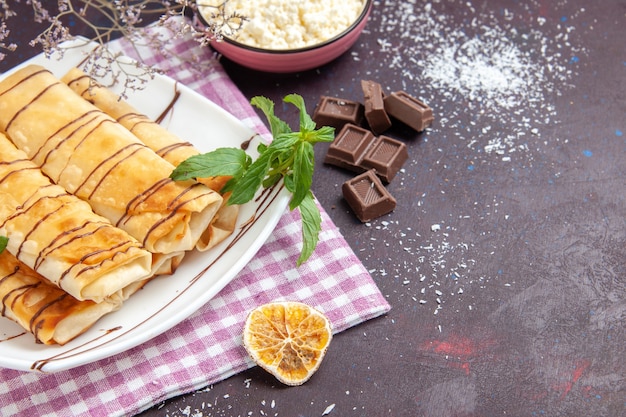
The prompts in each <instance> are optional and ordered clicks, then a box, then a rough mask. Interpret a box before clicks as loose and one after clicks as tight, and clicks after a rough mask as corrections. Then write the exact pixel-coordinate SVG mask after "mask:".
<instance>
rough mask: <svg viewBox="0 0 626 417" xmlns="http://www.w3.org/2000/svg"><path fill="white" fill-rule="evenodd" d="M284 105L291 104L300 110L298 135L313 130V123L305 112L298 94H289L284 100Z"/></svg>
mask: <svg viewBox="0 0 626 417" xmlns="http://www.w3.org/2000/svg"><path fill="white" fill-rule="evenodd" d="M284 101H285V103H291V104H293V105H294V106H296V107H297V108H298V110H300V133H302V134H306V133H308V132H312V131H313V130H315V122H314V121H313V119H311V116H309V114H308V113H307V111H306V105H305V104H304V99H303V98H302V97H301V96H299V95H298V94H289V95H287V96H285V98H284Z"/></svg>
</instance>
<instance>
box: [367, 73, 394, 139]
mask: <svg viewBox="0 0 626 417" xmlns="http://www.w3.org/2000/svg"><path fill="white" fill-rule="evenodd" d="M361 89H362V90H363V96H364V97H365V110H364V114H365V119H366V120H367V123H368V124H369V127H370V129H372V132H374V133H375V134H380V133H382V132H384V131H385V130H387V129H389V128H390V127H391V119H389V115H388V114H387V112H386V111H385V103H384V101H383V98H384V97H385V93H383V89H382V87H381V86H380V84H379V83H377V82H375V81H370V80H361Z"/></svg>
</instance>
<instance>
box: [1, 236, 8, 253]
mask: <svg viewBox="0 0 626 417" xmlns="http://www.w3.org/2000/svg"><path fill="white" fill-rule="evenodd" d="M8 243H9V238H8V237H6V236H0V253H2V252H4V250H5V249H6V248H7V245H8Z"/></svg>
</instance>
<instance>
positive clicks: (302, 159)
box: [289, 142, 315, 210]
mask: <svg viewBox="0 0 626 417" xmlns="http://www.w3.org/2000/svg"><path fill="white" fill-rule="evenodd" d="M314 166H315V153H314V151H313V145H312V144H311V143H309V142H300V143H299V144H298V147H297V148H296V151H295V155H294V161H293V168H292V174H291V175H292V178H293V187H294V188H293V190H291V192H292V193H293V196H292V198H291V201H290V202H289V209H290V210H293V209H295V208H296V207H298V206H299V205H300V204H301V203H302V201H303V200H304V198H305V197H306V195H307V194H308V193H309V192H310V190H311V184H312V183H313V168H314Z"/></svg>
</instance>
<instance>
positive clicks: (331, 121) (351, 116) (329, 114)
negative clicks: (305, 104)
mask: <svg viewBox="0 0 626 417" xmlns="http://www.w3.org/2000/svg"><path fill="white" fill-rule="evenodd" d="M363 111H364V109H363V104H361V103H359V102H356V101H350V100H346V99H342V98H335V97H326V96H322V97H321V98H320V101H319V103H318V104H317V107H316V108H315V110H314V112H313V117H312V119H313V121H314V122H315V123H316V124H317V127H318V128H319V127H321V126H332V127H334V128H335V129H337V130H339V129H341V128H342V127H343V126H344V125H345V124H346V123H352V124H354V125H357V126H358V125H360V124H361V123H362V122H363Z"/></svg>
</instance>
